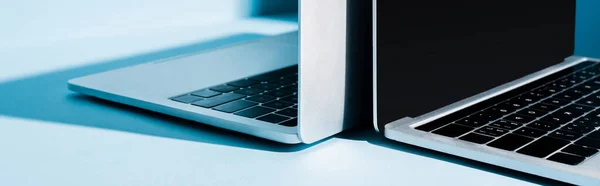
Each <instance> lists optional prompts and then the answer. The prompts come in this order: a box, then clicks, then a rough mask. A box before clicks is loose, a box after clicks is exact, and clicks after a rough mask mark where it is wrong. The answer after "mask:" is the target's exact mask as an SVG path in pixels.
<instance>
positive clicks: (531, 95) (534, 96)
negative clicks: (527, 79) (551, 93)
mask: <svg viewBox="0 0 600 186" xmlns="http://www.w3.org/2000/svg"><path fill="white" fill-rule="evenodd" d="M547 96H548V95H545V94H542V93H539V92H527V93H525V94H523V95H521V96H520V99H522V100H525V101H526V102H529V103H530V104H531V103H534V102H537V101H539V100H542V99H544V98H546V97H547Z"/></svg>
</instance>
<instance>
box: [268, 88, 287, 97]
mask: <svg viewBox="0 0 600 186" xmlns="http://www.w3.org/2000/svg"><path fill="white" fill-rule="evenodd" d="M293 93H294V91H292V90H282V89H278V90H271V91H268V92H265V93H263V94H264V95H269V96H273V97H284V96H287V95H290V94H293Z"/></svg>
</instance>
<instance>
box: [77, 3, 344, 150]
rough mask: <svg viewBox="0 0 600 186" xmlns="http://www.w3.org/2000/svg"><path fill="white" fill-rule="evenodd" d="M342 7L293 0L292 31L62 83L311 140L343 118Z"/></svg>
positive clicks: (338, 126) (255, 131)
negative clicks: (296, 27)
mask: <svg viewBox="0 0 600 186" xmlns="http://www.w3.org/2000/svg"><path fill="white" fill-rule="evenodd" d="M346 13H347V7H346V2H345V0H344V1H342V0H332V1H323V2H321V1H300V3H299V16H300V17H299V20H300V23H299V24H300V25H299V26H300V30H299V31H298V32H293V33H287V34H283V35H278V36H273V37H267V38H264V39H259V40H256V41H251V42H246V43H238V44H235V45H232V46H228V47H223V48H217V49H214V50H212V51H209V52H203V53H198V54H194V55H187V56H175V57H172V58H168V59H163V60H159V61H153V62H149V63H146V64H142V65H137V66H131V67H127V68H122V69H116V70H112V71H107V72H103V73H98V74H92V75H89V76H85V77H80V78H76V79H72V80H70V81H69V82H68V87H69V89H70V90H73V91H76V92H79V93H82V94H87V95H90V96H94V97H98V98H101V99H106V100H110V101H114V102H119V103H123V104H127V105H132V106H135V107H140V108H144V109H148V110H152V111H156V112H160V113H164V114H168V115H172V116H176V117H181V118H185V119H188V120H193V121H197V122H199V123H202V124H208V125H213V126H216V127H221V128H225V129H229V130H234V131H238V132H241V133H246V134H250V135H253V136H257V137H261V138H265V139H270V140H273V141H277V142H281V143H289V144H294V143H312V142H315V141H318V140H321V139H323V138H326V137H328V136H330V135H333V134H335V133H338V132H340V131H342V130H343V129H344V128H347V127H349V126H350V124H349V122H344V112H345V110H344V109H345V108H346V107H349V106H350V105H349V104H352V103H349V104H346V100H345V99H346V89H347V88H348V86H346V83H347V82H346V80H347V79H346V70H347V66H346V61H347V60H346V58H347V57H348V56H351V55H352V54H347V53H346V50H347V47H346V43H347V40H346V37H347V34H346V33H347V30H346V29H347V28H348V27H347V20H346ZM349 86H351V85H349Z"/></svg>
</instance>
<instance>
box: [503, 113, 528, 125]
mask: <svg viewBox="0 0 600 186" xmlns="http://www.w3.org/2000/svg"><path fill="white" fill-rule="evenodd" d="M503 119H505V120H508V121H514V122H517V123H529V122H531V121H533V120H535V118H534V117H529V116H524V115H519V114H511V115H508V116H506V117H504V118H503Z"/></svg>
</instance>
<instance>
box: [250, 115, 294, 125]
mask: <svg viewBox="0 0 600 186" xmlns="http://www.w3.org/2000/svg"><path fill="white" fill-rule="evenodd" d="M288 119H290V118H288V117H285V116H280V115H276V114H267V115H265V116H262V117H260V118H257V120H261V121H266V122H269V123H281V122H283V121H285V120H288Z"/></svg>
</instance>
